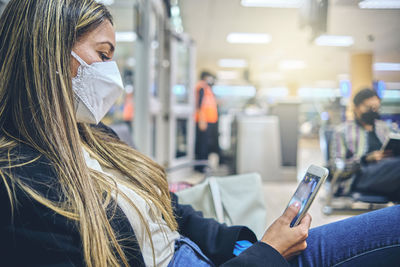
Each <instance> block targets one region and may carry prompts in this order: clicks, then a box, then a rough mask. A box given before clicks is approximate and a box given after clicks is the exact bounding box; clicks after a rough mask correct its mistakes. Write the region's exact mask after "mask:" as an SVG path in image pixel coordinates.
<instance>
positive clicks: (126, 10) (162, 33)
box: [0, 0, 400, 225]
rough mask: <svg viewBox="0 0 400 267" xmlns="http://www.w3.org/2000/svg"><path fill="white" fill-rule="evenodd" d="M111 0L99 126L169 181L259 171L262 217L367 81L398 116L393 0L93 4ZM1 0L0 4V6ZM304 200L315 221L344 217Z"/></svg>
mask: <svg viewBox="0 0 400 267" xmlns="http://www.w3.org/2000/svg"><path fill="white" fill-rule="evenodd" d="M98 1H99V2H102V3H104V4H106V5H107V6H109V8H110V10H111V12H112V14H113V16H114V25H115V29H116V32H117V33H116V39H117V50H116V54H115V60H116V61H117V63H118V65H119V67H120V71H121V74H122V76H123V81H124V85H125V94H124V95H123V96H122V97H121V98H120V99H119V100H118V102H117V103H116V105H114V107H113V108H112V109H111V111H110V112H109V114H108V115H107V117H106V118H105V119H104V121H103V122H104V123H106V124H107V125H110V126H111V127H112V128H113V129H114V130H115V131H116V132H117V133H118V134H119V135H120V137H121V138H122V139H123V140H124V141H125V142H127V143H128V144H130V145H132V146H134V147H135V148H137V149H138V150H139V151H141V152H142V153H144V154H146V155H148V156H149V157H151V158H153V159H154V160H155V161H156V162H158V163H159V164H161V165H162V166H164V167H165V168H166V170H167V172H168V179H169V182H170V183H171V184H174V183H179V182H187V183H189V184H195V183H198V182H200V181H202V180H203V179H204V177H206V176H211V175H217V176H226V175H230V174H240V173H248V172H258V173H260V174H261V176H262V180H263V184H264V185H263V190H264V197H265V202H266V206H267V212H268V220H269V221H268V222H269V223H270V222H271V221H272V220H273V219H274V218H276V217H277V216H279V215H280V214H281V212H282V211H283V209H284V208H285V206H286V205H287V203H288V201H289V198H290V196H291V195H292V194H293V192H294V190H295V188H296V186H297V183H298V181H299V180H300V179H301V178H302V177H303V175H304V173H305V171H306V169H307V167H308V166H309V164H317V165H322V166H323V165H326V164H327V160H328V156H327V151H326V150H327V147H326V144H325V143H324V139H323V138H321V137H322V136H323V135H324V132H325V131H326V129H331V128H332V127H335V126H337V125H339V124H340V123H341V122H343V121H345V120H346V119H352V117H353V110H352V108H353V107H352V97H353V96H354V95H355V94H356V93H357V92H358V91H359V90H361V89H363V88H371V89H374V90H375V91H376V92H377V94H378V95H379V97H380V98H381V100H382V104H381V106H382V107H381V110H380V114H381V119H382V120H383V121H385V122H386V123H387V125H388V126H389V127H390V128H391V129H392V131H393V132H396V131H398V129H399V128H398V125H399V124H400V34H399V33H400V1H397V0H98ZM7 2H8V1H5V0H2V1H0V9H2V8H3V7H4V4H5V3H7ZM202 71H208V72H210V73H211V74H212V75H213V76H215V82H214V84H213V85H212V91H213V93H214V94H215V97H216V100H217V103H218V115H219V119H218V123H217V129H218V133H217V138H218V149H217V151H216V152H217V153H213V154H211V155H210V157H209V161H208V163H206V165H207V171H206V173H199V172H195V171H194V170H193V168H192V167H193V165H194V164H196V161H195V155H194V153H195V133H196V127H195V124H196V123H195V116H194V114H195V107H196V91H195V85H196V82H197V81H198V80H199V79H200V73H201V72H202ZM323 198H324V195H323V193H322V194H321V197H320V199H319V200H318V201H317V204H314V205H313V207H312V211H311V212H312V215H313V216H314V222H313V224H314V225H319V224H322V223H326V222H328V221H334V220H338V219H341V218H344V217H345V216H344V215H337V216H330V217H327V216H325V215H324V214H323V213H322V212H321V208H322V206H323V201H324V200H323Z"/></svg>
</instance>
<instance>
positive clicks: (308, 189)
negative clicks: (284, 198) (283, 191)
mask: <svg viewBox="0 0 400 267" xmlns="http://www.w3.org/2000/svg"><path fill="white" fill-rule="evenodd" d="M328 174H329V171H328V169H326V168H324V167H320V166H316V165H311V166H310V167H309V168H308V169H307V172H306V174H305V175H304V178H303V180H301V182H300V184H299V186H298V187H297V189H296V192H295V193H294V195H293V197H292V198H291V199H290V201H289V204H288V206H287V207H286V209H287V208H288V207H289V206H290V205H292V204H293V203H295V202H299V203H300V204H301V207H300V210H299V213H298V214H297V215H296V217H294V219H293V221H292V222H291V223H290V227H294V226H296V225H298V224H299V223H300V222H301V220H302V219H303V217H304V216H305V215H306V214H307V211H308V209H309V208H310V206H311V203H312V202H313V200H314V198H315V196H316V195H317V193H318V191H319V189H320V188H321V185H322V184H323V183H324V182H325V180H326V177H328Z"/></svg>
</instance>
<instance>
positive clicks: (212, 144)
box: [195, 71, 219, 172]
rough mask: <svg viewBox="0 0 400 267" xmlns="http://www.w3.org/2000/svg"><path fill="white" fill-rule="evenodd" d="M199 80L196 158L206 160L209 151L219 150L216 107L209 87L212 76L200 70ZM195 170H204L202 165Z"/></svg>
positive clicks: (196, 115)
mask: <svg viewBox="0 0 400 267" xmlns="http://www.w3.org/2000/svg"><path fill="white" fill-rule="evenodd" d="M200 79H201V80H200V81H199V82H198V83H197V84H196V114H195V120H196V144H195V145H196V146H195V157H196V160H207V159H208V155H209V153H210V152H217V153H218V152H219V145H218V124H217V123H218V107H217V101H216V99H215V95H214V93H213V91H212V89H211V87H212V86H213V84H214V80H215V78H214V76H213V75H212V74H211V73H209V72H205V71H204V72H202V73H201V76H200ZM195 170H197V171H200V172H204V167H203V166H196V167H195Z"/></svg>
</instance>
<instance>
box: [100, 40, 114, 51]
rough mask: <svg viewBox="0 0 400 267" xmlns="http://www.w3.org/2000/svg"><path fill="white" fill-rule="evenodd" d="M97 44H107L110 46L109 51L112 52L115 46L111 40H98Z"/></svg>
mask: <svg viewBox="0 0 400 267" xmlns="http://www.w3.org/2000/svg"><path fill="white" fill-rule="evenodd" d="M97 44H108V45H109V46H110V52H114V50H115V47H114V45H113V44H112V43H111V42H98V43H97Z"/></svg>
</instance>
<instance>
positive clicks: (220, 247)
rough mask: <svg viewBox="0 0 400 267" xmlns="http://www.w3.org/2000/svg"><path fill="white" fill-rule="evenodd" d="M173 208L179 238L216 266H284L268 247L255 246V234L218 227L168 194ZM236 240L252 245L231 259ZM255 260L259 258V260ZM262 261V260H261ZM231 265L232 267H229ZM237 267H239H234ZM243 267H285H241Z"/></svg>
mask: <svg viewBox="0 0 400 267" xmlns="http://www.w3.org/2000/svg"><path fill="white" fill-rule="evenodd" d="M171 197H172V206H173V208H174V211H175V216H176V219H177V222H178V225H179V232H180V234H181V235H183V236H186V237H188V238H189V239H191V240H192V241H193V242H195V243H196V244H197V245H198V246H199V247H200V249H201V250H202V251H203V252H204V254H205V255H206V256H207V257H209V258H210V259H211V260H212V261H213V262H214V263H215V264H216V265H221V264H223V263H225V264H228V265H224V266H241V265H240V264H242V263H245V262H249V263H250V262H256V261H257V260H258V261H259V262H261V263H263V262H266V261H270V260H271V263H274V262H284V263H286V261H285V260H284V259H283V257H282V256H281V255H280V254H279V253H278V252H276V251H275V250H274V249H273V248H271V247H270V246H268V245H267V244H264V243H261V244H259V242H257V237H256V236H255V234H254V233H253V232H252V231H251V230H250V229H249V228H247V227H244V226H231V227H228V226H226V225H225V224H220V223H218V222H216V221H215V220H213V219H207V218H204V217H203V216H202V213H201V212H198V211H195V210H194V209H193V208H192V207H191V206H189V205H180V204H178V197H177V196H176V195H175V194H172V193H171ZM238 240H248V241H250V242H252V243H255V245H253V246H252V247H251V248H249V249H248V250H246V251H248V252H247V253H246V254H243V253H244V252H243V253H242V254H241V255H240V256H239V257H236V258H234V257H235V256H234V255H233V249H234V246H235V243H236V242H237V241H238ZM257 257H261V258H258V259H257ZM264 259H265V260H264ZM230 264H232V265H230ZM237 264H239V265H237ZM243 266H285V265H265V264H261V265H260V264H258V265H243Z"/></svg>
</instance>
